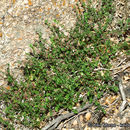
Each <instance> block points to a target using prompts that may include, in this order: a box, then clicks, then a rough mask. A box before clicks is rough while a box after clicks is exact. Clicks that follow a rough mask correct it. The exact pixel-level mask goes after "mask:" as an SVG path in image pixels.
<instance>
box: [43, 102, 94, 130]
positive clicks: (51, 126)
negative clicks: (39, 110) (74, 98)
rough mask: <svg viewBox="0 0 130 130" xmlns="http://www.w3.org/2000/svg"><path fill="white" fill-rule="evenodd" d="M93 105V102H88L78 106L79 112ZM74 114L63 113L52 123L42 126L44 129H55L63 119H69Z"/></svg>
mask: <svg viewBox="0 0 130 130" xmlns="http://www.w3.org/2000/svg"><path fill="white" fill-rule="evenodd" d="M92 105H93V104H86V105H85V106H84V107H82V108H81V107H80V108H78V109H77V112H78V113H80V112H82V111H84V110H85V109H88V108H89V107H91V106H92ZM74 115H75V113H74V112H71V113H67V114H65V115H61V116H59V117H57V118H56V119H55V120H53V121H52V122H51V123H50V124H48V125H47V126H45V127H44V128H42V130H54V129H55V128H56V127H57V126H58V125H59V124H60V122H61V121H63V120H65V119H68V118H70V117H72V116H74Z"/></svg>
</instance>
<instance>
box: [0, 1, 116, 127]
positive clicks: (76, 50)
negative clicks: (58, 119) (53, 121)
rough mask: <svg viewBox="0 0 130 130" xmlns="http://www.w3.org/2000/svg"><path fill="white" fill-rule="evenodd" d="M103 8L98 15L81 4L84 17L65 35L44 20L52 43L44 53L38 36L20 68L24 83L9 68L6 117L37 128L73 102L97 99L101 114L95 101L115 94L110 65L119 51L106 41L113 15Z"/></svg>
mask: <svg viewBox="0 0 130 130" xmlns="http://www.w3.org/2000/svg"><path fill="white" fill-rule="evenodd" d="M102 3H103V4H102V7H101V9H100V10H98V11H97V10H96V9H95V8H92V7H90V5H85V4H83V5H82V6H83V8H84V12H83V14H82V15H78V18H77V23H76V26H75V28H74V29H71V31H70V32H69V33H70V35H69V36H65V35H64V33H63V32H62V31H60V30H59V28H58V27H56V26H50V24H49V23H48V22H47V21H46V25H48V27H49V28H50V29H51V30H52V32H53V35H52V37H51V42H52V44H51V46H50V48H49V49H46V47H45V44H46V42H45V40H43V39H42V34H41V33H39V41H38V42H36V43H35V44H34V45H31V48H32V50H33V52H32V53H30V54H29V59H28V62H27V63H26V64H25V67H24V76H25V77H24V81H21V82H20V83H18V82H17V81H16V79H15V78H14V77H13V75H11V74H10V69H9V68H8V70H7V80H8V84H9V85H10V86H11V89H10V90H6V91H5V90H3V92H2V93H1V97H0V100H4V101H5V104H6V106H7V107H6V110H5V113H6V116H7V118H9V119H10V120H12V121H14V120H16V121H17V122H18V123H22V124H24V125H25V126H28V127H39V126H40V123H41V122H42V121H43V120H48V118H49V117H51V116H53V112H58V111H59V110H60V109H64V110H68V111H73V107H74V106H75V105H76V103H80V104H81V105H84V104H85V103H86V102H90V103H92V102H93V99H94V98H96V99H97V100H96V101H95V105H97V108H99V109H102V108H101V107H100V104H99V103H98V99H100V98H101V97H102V95H103V94H104V93H105V92H108V93H112V92H114V93H117V91H118V87H117V86H116V85H117V84H116V83H114V82H113V81H112V78H111V76H110V71H109V69H110V67H111V65H110V63H109V62H110V60H112V59H113V58H115V53H116V52H117V49H118V48H117V45H116V44H115V43H113V42H111V41H110V39H109V37H108V35H109V34H110V31H108V30H107V29H108V28H109V27H110V24H111V22H112V16H113V14H114V11H113V5H112V0H102ZM110 14H111V15H110ZM37 49H38V50H39V51H36V50H37ZM97 68H105V69H104V70H102V71H100V70H95V69H97ZM102 110H103V109H102ZM48 113H50V116H47V114H48ZM16 115H17V116H16Z"/></svg>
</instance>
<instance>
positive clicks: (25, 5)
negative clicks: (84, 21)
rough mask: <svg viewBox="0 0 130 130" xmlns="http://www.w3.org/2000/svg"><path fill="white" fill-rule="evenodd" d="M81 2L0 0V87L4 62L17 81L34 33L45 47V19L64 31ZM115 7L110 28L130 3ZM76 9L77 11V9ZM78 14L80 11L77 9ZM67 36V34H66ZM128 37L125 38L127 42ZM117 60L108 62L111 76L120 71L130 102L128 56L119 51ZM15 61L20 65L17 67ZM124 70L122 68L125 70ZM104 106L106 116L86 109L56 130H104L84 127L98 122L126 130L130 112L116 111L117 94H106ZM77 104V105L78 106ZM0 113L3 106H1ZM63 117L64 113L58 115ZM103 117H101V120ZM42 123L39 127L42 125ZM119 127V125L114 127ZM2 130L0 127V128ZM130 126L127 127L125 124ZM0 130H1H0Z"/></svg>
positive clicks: (95, 1)
mask: <svg viewBox="0 0 130 130" xmlns="http://www.w3.org/2000/svg"><path fill="white" fill-rule="evenodd" d="M83 1H84V0H62V1H58V0H57V1H55V0H47V1H46V0H1V1H0V72H1V73H0V86H1V87H2V86H4V87H7V83H6V79H4V78H5V77H4V76H3V73H2V72H5V70H6V68H7V63H10V65H11V66H10V68H11V70H12V72H13V73H14V74H15V77H17V79H19V78H21V77H22V72H21V71H20V70H19V67H20V66H22V65H23V64H24V62H25V61H26V53H27V52H30V47H29V44H30V43H34V42H35V40H37V39H38V35H37V33H36V31H41V32H42V37H43V38H45V39H47V42H48V44H49V43H50V41H49V36H50V34H51V32H50V31H49V30H48V28H47V27H46V26H45V24H44V21H45V20H48V21H49V22H50V23H52V24H55V23H54V22H53V21H54V20H55V19H57V20H59V22H60V24H62V25H64V31H65V30H69V29H70V28H71V27H74V25H75V22H76V15H75V12H74V6H75V5H76V3H77V2H78V3H79V4H80V3H81V2H83ZM114 3H115V7H116V13H115V17H114V20H113V25H112V26H113V27H115V28H116V27H117V26H116V23H117V21H118V20H120V19H126V18H127V17H128V15H129V14H130V13H129V7H130V6H129V5H130V2H128V1H127V0H118V1H116V0H115V1H114ZM93 6H94V7H95V8H98V7H99V6H100V1H98V0H93ZM77 10H78V8H77ZM80 12H82V9H81V10H80ZM66 35H67V33H66ZM128 38H129V35H128V36H127V37H125V40H126V41H128V40H129V39H128ZM111 40H113V41H115V42H119V40H120V39H118V38H116V37H112V38H111ZM117 55H119V57H118V58H117V59H115V61H112V63H113V68H115V67H119V68H118V69H117V70H113V76H114V74H115V73H118V72H119V71H120V72H122V76H121V79H122V85H123V87H124V91H125V94H126V99H127V101H128V102H130V96H129V92H130V83H129V80H130V75H129V70H130V68H129V64H130V63H129V60H130V58H129V57H126V56H125V55H124V54H123V53H122V52H120V53H119V54H117ZM18 61H19V62H20V63H21V64H18ZM125 67H126V68H125ZM100 102H101V103H102V104H103V105H104V107H106V110H107V114H106V116H105V117H103V115H102V113H98V114H96V113H94V109H95V108H93V107H92V108H89V109H87V110H86V111H84V112H81V113H79V115H77V116H75V117H74V118H73V119H72V120H70V119H69V120H68V121H65V122H63V123H61V124H60V125H59V127H58V129H62V130H89V129H104V127H103V128H101V127H97V128H94V126H92V127H88V125H87V124H88V122H91V123H92V122H93V123H98V122H102V124H103V123H107V124H106V125H109V124H115V125H116V127H113V128H112V127H106V128H105V129H112V130H115V129H119V130H124V129H126V130H127V129H128V123H130V109H129V105H127V107H126V108H125V110H123V111H122V112H120V111H119V109H120V106H121V103H122V97H121V95H120V93H119V94H118V95H116V96H115V95H106V94H104V97H103V98H102V99H101V101H100ZM79 105H80V104H77V106H79ZM0 108H1V110H2V109H3V108H4V105H3V104H2V103H1V106H0ZM1 112H2V111H1ZM61 113H62V114H65V113H67V112H64V111H63V112H62V111H61ZM102 117H103V118H102ZM121 123H122V124H123V125H124V123H126V127H121V126H120V124H121ZM45 124H46V122H43V124H41V127H42V126H44V125H45ZM118 125H119V126H118ZM1 127H2V126H1ZM129 127H130V125H129ZM15 128H16V129H24V130H25V129H28V128H25V127H24V126H21V125H18V124H15ZM1 129H3V128H1Z"/></svg>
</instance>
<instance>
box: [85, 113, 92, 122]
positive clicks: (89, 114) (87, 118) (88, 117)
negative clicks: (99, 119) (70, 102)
mask: <svg viewBox="0 0 130 130" xmlns="http://www.w3.org/2000/svg"><path fill="white" fill-rule="evenodd" d="M90 118H91V113H90V112H88V113H86V114H85V119H86V120H87V121H88V120H90Z"/></svg>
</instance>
